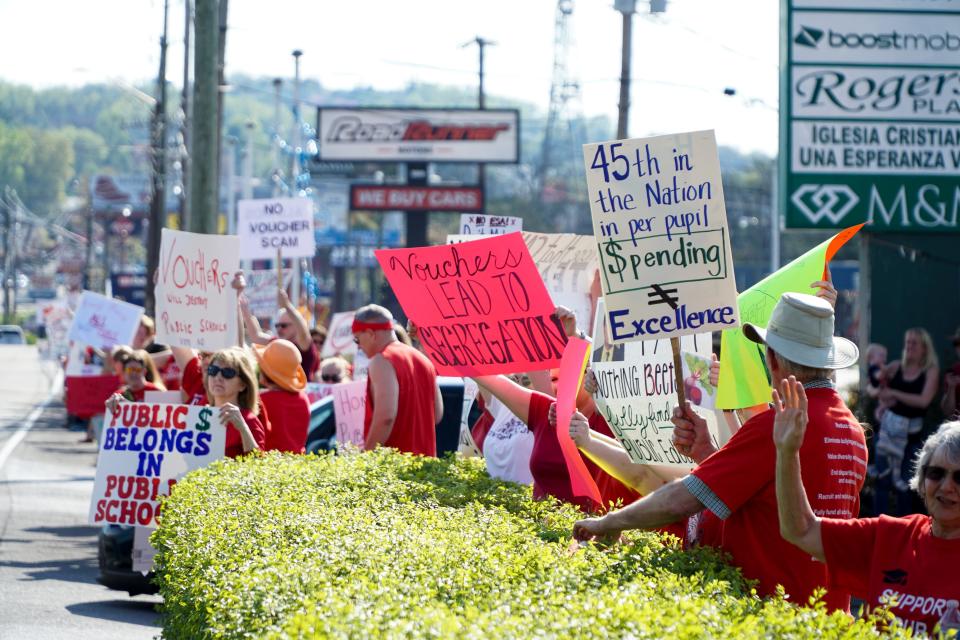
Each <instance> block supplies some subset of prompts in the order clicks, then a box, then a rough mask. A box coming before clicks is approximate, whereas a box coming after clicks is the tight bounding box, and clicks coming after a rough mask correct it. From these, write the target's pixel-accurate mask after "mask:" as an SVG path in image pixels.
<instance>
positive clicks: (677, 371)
mask: <svg viewBox="0 0 960 640" xmlns="http://www.w3.org/2000/svg"><path fill="white" fill-rule="evenodd" d="M670 347H671V349H673V379H674V385H676V387H677V404H678V406H680V407H683V405H684V403H685V401H686V399H687V398H686V393H685V392H684V388H683V361H682V360H681V359H680V338H670Z"/></svg>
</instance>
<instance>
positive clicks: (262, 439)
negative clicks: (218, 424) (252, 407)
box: [224, 408, 267, 458]
mask: <svg viewBox="0 0 960 640" xmlns="http://www.w3.org/2000/svg"><path fill="white" fill-rule="evenodd" d="M240 415H242V416H243V421H244V422H246V423H247V426H248V427H250V433H252V434H253V439H254V440H255V441H256V443H257V446H258V447H260V448H261V449H263V448H264V445H265V444H266V440H267V436H266V429H264V428H263V423H262V422H260V419H259V418H257V416H255V415H253V412H252V411H249V410H247V409H243V408H241V409H240ZM224 455H225V456H227V457H228V458H236V457H237V456H242V455H243V438H241V437H240V432H239V431H237V429H236V427H234V426H233V425H229V424H228V425H227V444H226V447H224Z"/></svg>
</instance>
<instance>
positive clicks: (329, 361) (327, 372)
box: [320, 356, 353, 384]
mask: <svg viewBox="0 0 960 640" xmlns="http://www.w3.org/2000/svg"><path fill="white" fill-rule="evenodd" d="M352 380H353V379H352V378H351V377H350V363H349V362H347V360H346V358H342V357H340V356H331V357H329V358H324V359H323V360H322V361H321V362H320V381H321V382H325V383H327V384H340V383H341V382H352Z"/></svg>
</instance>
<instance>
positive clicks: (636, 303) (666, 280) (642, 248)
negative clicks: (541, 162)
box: [583, 131, 740, 342]
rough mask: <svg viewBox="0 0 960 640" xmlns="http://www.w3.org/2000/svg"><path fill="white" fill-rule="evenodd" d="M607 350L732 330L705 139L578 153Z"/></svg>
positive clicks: (717, 198)
mask: <svg viewBox="0 0 960 640" xmlns="http://www.w3.org/2000/svg"><path fill="white" fill-rule="evenodd" d="M583 157H584V162H585V163H586V167H587V191H588V194H589V198H590V211H591V213H592V215H593V229H594V236H595V238H596V242H597V248H598V250H599V257H600V281H601V285H602V287H603V292H604V298H605V300H606V304H607V318H608V321H609V323H610V329H611V337H612V339H613V341H614V342H628V341H634V340H651V339H657V338H668V337H676V336H681V335H692V334H694V333H703V332H706V331H714V330H718V329H731V328H734V327H736V326H739V323H740V320H739V314H738V311H737V306H736V304H735V301H736V295H737V290H736V282H735V280H734V275H733V254H732V253H731V251H730V237H729V233H728V229H727V215H726V208H725V206H724V200H723V185H722V184H721V180H720V161H719V158H718V156H717V143H716V139H715V138H714V134H713V131H698V132H694V133H684V134H677V135H669V136H657V137H653V138H642V139H633V140H618V141H612V142H602V143H596V144H587V145H584V146H583Z"/></svg>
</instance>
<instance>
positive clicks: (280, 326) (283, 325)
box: [273, 322, 290, 329]
mask: <svg viewBox="0 0 960 640" xmlns="http://www.w3.org/2000/svg"><path fill="white" fill-rule="evenodd" d="M273 326H275V327H276V328H277V329H286V328H287V327H289V326H290V323H289V322H276V323H274V325H273Z"/></svg>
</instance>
